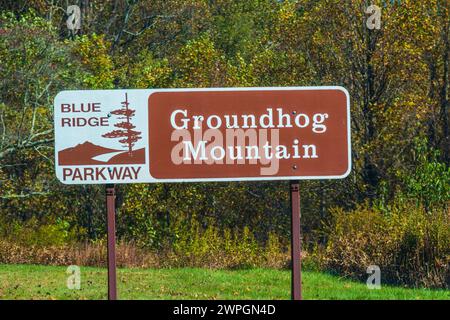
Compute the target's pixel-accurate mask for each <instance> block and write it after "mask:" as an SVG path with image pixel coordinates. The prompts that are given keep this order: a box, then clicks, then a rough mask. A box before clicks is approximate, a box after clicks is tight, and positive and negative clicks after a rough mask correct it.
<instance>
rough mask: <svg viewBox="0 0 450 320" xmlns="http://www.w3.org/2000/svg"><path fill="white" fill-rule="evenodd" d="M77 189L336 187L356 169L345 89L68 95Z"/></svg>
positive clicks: (63, 115) (66, 155)
mask: <svg viewBox="0 0 450 320" xmlns="http://www.w3.org/2000/svg"><path fill="white" fill-rule="evenodd" d="M55 163H56V172H57V176H58V178H59V179H60V180H61V181H62V182H64V183H68V184H86V183H103V184H107V183H136V182H163V181H165V182H170V181H174V182H175V181H233V180H282V179H336V178H344V177H345V176H347V175H348V174H349V172H350V169H351V158H350V110H349V95H348V92H347V90H345V89H344V88H342V87H283V88H209V89H155V90H152V89H149V90H124V89H121V90H90V91H63V92H61V93H59V94H58V96H57V97H56V98H55Z"/></svg>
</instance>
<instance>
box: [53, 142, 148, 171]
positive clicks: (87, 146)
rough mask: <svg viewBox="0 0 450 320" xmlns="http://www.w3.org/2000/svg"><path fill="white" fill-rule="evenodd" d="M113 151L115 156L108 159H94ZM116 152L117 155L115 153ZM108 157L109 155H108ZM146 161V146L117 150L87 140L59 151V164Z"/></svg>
mask: <svg viewBox="0 0 450 320" xmlns="http://www.w3.org/2000/svg"><path fill="white" fill-rule="evenodd" d="M108 153H112V154H113V156H112V157H111V158H109V160H108V161H99V160H96V159H94V158H95V157H98V156H100V155H105V154H108ZM114 153H115V155H114ZM106 158H108V157H106ZM144 163H145V148H141V149H138V150H133V151H132V152H131V153H129V152H128V150H117V149H111V148H105V147H102V146H98V145H96V144H93V143H92V142H89V141H85V142H84V143H81V144H77V145H76V146H74V147H70V148H67V149H64V150H61V151H59V152H58V164H59V165H62V166H64V165H68V166H70V165H96V164H97V165H98V164H144Z"/></svg>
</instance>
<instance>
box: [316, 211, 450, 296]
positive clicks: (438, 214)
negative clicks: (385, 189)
mask: <svg viewBox="0 0 450 320" xmlns="http://www.w3.org/2000/svg"><path fill="white" fill-rule="evenodd" d="M326 234H327V236H328V242H327V245H326V247H325V248H324V249H323V250H319V252H318V253H317V254H316V257H317V258H318V260H319V261H320V266H321V268H323V269H326V270H329V271H331V272H334V273H339V274H343V275H345V276H350V277H353V278H359V279H361V280H363V279H367V274H366V268H367V267H368V266H369V265H378V266H379V267H380V268H381V276H382V281H384V282H387V283H396V284H404V285H412V286H425V287H444V288H448V287H449V285H450V278H449V277H450V276H449V275H450V216H449V213H448V212H445V211H433V212H429V213H427V211H426V210H425V209H424V208H423V207H417V206H415V205H411V204H403V205H400V204H399V205H396V206H391V207H390V208H389V211H388V212H384V210H383V211H381V210H378V209H375V208H369V207H368V206H367V205H364V206H360V207H358V208H357V209H356V210H354V211H351V212H345V211H343V210H342V209H334V210H333V211H332V222H331V223H330V224H329V225H328V226H327V228H326Z"/></svg>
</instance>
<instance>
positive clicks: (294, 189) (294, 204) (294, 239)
mask: <svg viewBox="0 0 450 320" xmlns="http://www.w3.org/2000/svg"><path fill="white" fill-rule="evenodd" d="M290 192H291V209H292V216H291V228H292V231H291V259H292V260H291V261H292V277H291V297H292V300H302V260H301V259H302V254H301V252H302V249H301V238H300V190H299V181H298V180H291V181H290Z"/></svg>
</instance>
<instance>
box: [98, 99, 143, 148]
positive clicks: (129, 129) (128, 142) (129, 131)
mask: <svg viewBox="0 0 450 320" xmlns="http://www.w3.org/2000/svg"><path fill="white" fill-rule="evenodd" d="M129 104H130V103H129V102H128V94H127V93H125V101H123V102H122V109H117V110H114V111H111V113H112V114H115V115H118V116H123V117H120V118H119V119H120V120H125V121H122V122H119V123H117V124H115V125H114V126H115V127H117V128H121V130H114V131H111V132H108V133H105V134H104V135H102V137H104V138H122V137H123V138H124V139H121V140H119V142H120V143H124V144H125V145H124V147H128V154H129V155H130V157H131V156H132V153H133V147H134V144H135V143H136V141H138V140H140V139H141V136H140V134H141V132H140V131H135V130H133V129H134V128H136V126H134V125H133V124H132V123H131V118H132V117H133V116H134V114H135V112H136V111H135V110H133V109H129V108H128V106H129Z"/></svg>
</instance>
